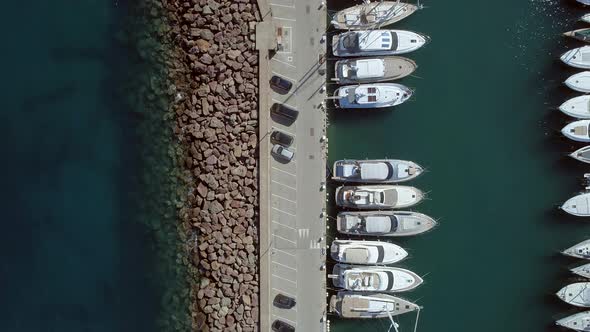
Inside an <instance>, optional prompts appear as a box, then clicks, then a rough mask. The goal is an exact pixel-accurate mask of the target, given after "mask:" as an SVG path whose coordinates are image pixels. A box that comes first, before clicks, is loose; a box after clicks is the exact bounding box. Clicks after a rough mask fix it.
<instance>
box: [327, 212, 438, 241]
mask: <svg viewBox="0 0 590 332" xmlns="http://www.w3.org/2000/svg"><path fill="white" fill-rule="evenodd" d="M435 226H436V221H435V220H434V219H432V218H430V217H429V216H427V215H425V214H422V213H418V212H410V211H347V212H340V213H338V217H337V218H336V228H337V229H338V232H340V233H342V234H348V235H367V236H411V235H417V234H421V233H424V232H426V231H429V230H431V229H432V228H434V227H435Z"/></svg>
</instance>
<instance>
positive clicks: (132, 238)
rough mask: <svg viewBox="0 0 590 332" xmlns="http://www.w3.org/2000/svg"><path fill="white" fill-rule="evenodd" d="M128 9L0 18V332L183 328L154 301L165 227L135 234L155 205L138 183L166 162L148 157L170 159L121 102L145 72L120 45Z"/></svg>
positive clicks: (28, 7) (145, 123) (158, 218)
mask: <svg viewBox="0 0 590 332" xmlns="http://www.w3.org/2000/svg"><path fill="white" fill-rule="evenodd" d="M127 5H128V4H126V3H123V2H122V1H118V2H116V1H64V0H57V1H41V2H35V3H28V2H22V1H20V2H19V1H16V2H10V3H6V4H5V6H4V10H3V11H2V12H3V14H2V16H3V17H2V20H1V22H2V23H0V24H1V26H2V29H1V31H3V33H2V40H3V44H4V49H3V52H2V55H0V58H1V59H2V61H1V62H2V64H3V70H2V73H3V77H4V79H3V81H2V82H3V83H2V86H1V91H2V101H3V102H2V107H1V111H0V137H1V140H0V142H1V143H0V144H1V146H2V151H3V158H2V164H1V165H0V173H1V174H2V175H1V177H2V181H1V183H2V189H3V190H2V194H1V200H2V202H3V204H2V211H3V218H2V220H3V230H2V232H1V234H0V252H1V253H0V255H1V263H0V267H1V270H0V284H1V285H2V286H1V288H2V296H1V297H0V330H2V331H15V332H20V331H23V332H24V331H27V332H28V331H77V332H79V331H155V330H165V329H163V328H158V327H157V326H158V325H157V323H156V320H158V319H160V318H159V317H160V316H161V314H160V311H161V307H160V304H164V305H166V306H167V307H169V308H171V309H174V310H176V314H177V317H178V319H182V318H183V314H184V313H183V310H182V309H183V308H180V309H179V308H178V307H174V306H171V305H168V303H167V302H164V301H162V300H161V296H162V294H164V292H165V291H166V289H168V288H170V286H169V285H167V284H165V283H164V282H163V279H162V278H161V277H162V276H163V275H165V273H163V272H162V271H167V270H169V269H170V267H167V266H163V264H164V263H165V262H166V259H169V256H172V255H174V251H175V249H174V240H172V241H171V242H172V245H168V247H171V249H170V248H168V249H169V251H171V252H172V253H171V254H162V252H165V251H164V250H163V249H164V248H166V244H165V243H164V242H163V240H164V239H165V238H167V239H174V238H175V234H176V232H175V228H174V227H175V226H174V223H172V225H171V226H172V229H173V230H174V231H173V232H168V235H164V236H160V235H158V234H156V233H155V232H154V231H153V229H154V227H147V226H145V224H146V222H151V223H152V224H154V225H158V224H159V223H160V222H162V221H163V220H164V219H163V218H162V211H156V210H157V209H156V208H153V207H152V208H151V209H145V208H144V207H142V206H141V205H140V204H137V202H142V201H147V202H150V203H151V202H153V200H154V195H153V189H151V187H150V185H149V184H146V183H145V182H144V181H143V180H142V177H143V176H144V175H145V174H151V173H150V172H151V170H152V169H154V167H153V166H154V164H153V162H155V163H157V164H158V165H160V166H159V167H160V168H164V170H165V167H167V166H166V165H171V161H170V160H169V159H170V158H167V159H166V158H161V156H162V155H161V154H158V153H154V151H155V149H152V150H149V149H145V148H144V147H145V146H147V145H149V146H164V149H165V148H166V146H165V143H162V142H159V141H158V140H159V139H160V137H161V136H158V135H155V137H153V138H152V139H151V140H150V141H146V140H145V133H146V132H147V131H149V130H151V129H145V128H149V126H150V122H151V121H152V117H151V116H148V115H145V114H143V115H141V111H142V110H143V111H145V110H146V109H148V108H145V107H143V108H142V106H141V105H139V104H138V102H137V103H136V104H135V105H134V104H132V103H131V104H129V103H126V102H125V101H124V99H122V98H120V96H121V94H122V95H124V96H127V95H132V94H134V93H138V91H137V90H138V89H135V88H133V87H134V86H142V85H144V84H143V83H142V81H141V79H140V78H137V79H130V77H129V76H127V74H131V73H133V72H134V71H139V67H138V66H140V64H141V63H143V62H145V61H142V59H140V58H139V57H138V54H137V52H136V51H134V49H133V48H131V47H129V48H128V47H126V46H125V45H124V44H121V43H119V42H117V40H116V37H120V36H125V34H121V33H120V31H121V30H122V29H124V28H126V25H127V24H130V22H132V21H133V19H135V18H133V17H129V16H128V8H127ZM138 77H139V75H138ZM153 103H154V104H157V100H155V101H154V102H153ZM164 104H165V103H164ZM150 114H152V113H150ZM152 115H155V114H152ZM160 118H161V115H160ZM160 122H161V120H160ZM154 124H155V123H151V125H152V127H154ZM156 125H157V127H159V128H166V126H165V125H164V124H163V123H156ZM158 132H159V133H160V134H161V135H164V136H165V134H166V132H165V130H164V129H160V130H159V131H158ZM148 157H151V158H152V159H153V160H152V163H151V164H150V162H149V161H148V160H147V158H148ZM158 158H160V159H158ZM162 165H163V166H162ZM163 175H164V176H166V174H163ZM164 182H166V180H164ZM160 188H161V189H163V190H162V191H163V192H166V191H165V188H166V187H160ZM160 195H161V194H160ZM158 200H159V202H156V204H154V207H155V206H157V205H158V204H160V205H161V204H162V203H163V200H162V197H158ZM158 255H159V256H158ZM162 256H164V257H165V258H164V259H163V258H161V257H162ZM168 275H169V274H168ZM166 281H167V282H173V281H176V280H175V279H170V278H168V279H166ZM177 302H178V301H177ZM184 310H186V307H185V308H184ZM184 330H186V328H184Z"/></svg>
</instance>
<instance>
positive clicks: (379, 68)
mask: <svg viewBox="0 0 590 332" xmlns="http://www.w3.org/2000/svg"><path fill="white" fill-rule="evenodd" d="M416 68H418V65H417V64H416V62H414V60H411V59H408V58H404V57H401V56H385V57H380V58H356V59H347V60H339V61H336V64H335V76H336V77H335V78H334V80H335V81H336V82H338V83H339V84H350V83H374V82H383V81H393V80H399V79H401V78H404V77H406V76H408V75H410V74H412V73H413V72H414V71H415V70H416Z"/></svg>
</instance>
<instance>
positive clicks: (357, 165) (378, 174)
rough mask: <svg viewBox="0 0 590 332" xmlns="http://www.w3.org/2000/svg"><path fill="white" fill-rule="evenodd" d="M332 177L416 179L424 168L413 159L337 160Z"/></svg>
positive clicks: (368, 180)
mask: <svg viewBox="0 0 590 332" xmlns="http://www.w3.org/2000/svg"><path fill="white" fill-rule="evenodd" d="M333 170H334V173H333V176H332V179H333V180H335V181H346V182H363V183H395V182H404V181H409V180H412V179H415V178H416V177H417V176H419V175H420V174H422V172H423V171H424V169H423V168H422V167H421V166H420V165H418V164H416V163H415V162H413V161H407V160H398V159H373V160H337V161H335V162H334V167H333Z"/></svg>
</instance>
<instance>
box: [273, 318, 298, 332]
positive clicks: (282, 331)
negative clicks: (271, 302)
mask: <svg viewBox="0 0 590 332" xmlns="http://www.w3.org/2000/svg"><path fill="white" fill-rule="evenodd" d="M272 330H273V331H274V332H295V328H294V327H293V326H291V325H289V324H287V323H285V322H283V321H282V320H279V319H277V320H275V321H274V322H273V323H272Z"/></svg>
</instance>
